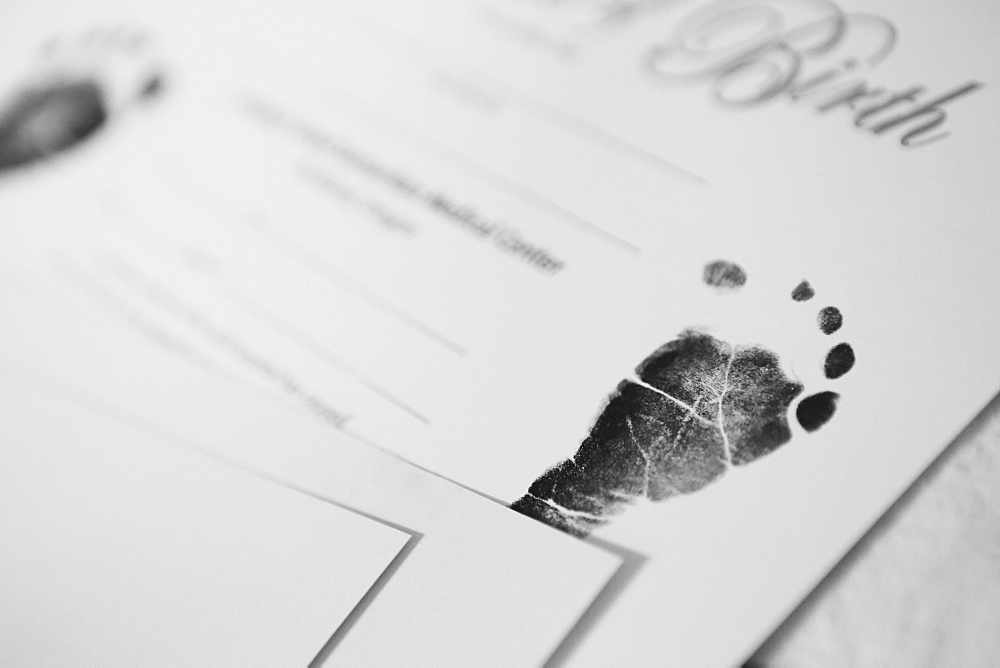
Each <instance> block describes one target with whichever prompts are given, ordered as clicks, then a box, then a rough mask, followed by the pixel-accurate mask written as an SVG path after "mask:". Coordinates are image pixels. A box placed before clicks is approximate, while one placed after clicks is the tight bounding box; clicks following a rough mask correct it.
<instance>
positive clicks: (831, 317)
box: [816, 306, 844, 334]
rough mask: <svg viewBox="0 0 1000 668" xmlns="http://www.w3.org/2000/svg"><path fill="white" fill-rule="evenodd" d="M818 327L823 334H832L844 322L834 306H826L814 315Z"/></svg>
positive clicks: (838, 310)
mask: <svg viewBox="0 0 1000 668" xmlns="http://www.w3.org/2000/svg"><path fill="white" fill-rule="evenodd" d="M816 322H817V323H819V329H820V331H821V332H823V333H824V334H833V333H834V332H836V331H837V330H838V329H840V327H841V325H843V324H844V316H843V315H842V314H841V313H840V309H838V308H837V307H836V306H827V307H826V308H824V309H823V310H821V311H820V312H819V315H818V316H816Z"/></svg>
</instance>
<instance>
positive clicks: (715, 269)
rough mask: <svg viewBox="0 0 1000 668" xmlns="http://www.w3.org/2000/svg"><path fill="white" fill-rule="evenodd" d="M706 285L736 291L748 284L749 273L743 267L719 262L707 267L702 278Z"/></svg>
mask: <svg viewBox="0 0 1000 668" xmlns="http://www.w3.org/2000/svg"><path fill="white" fill-rule="evenodd" d="M702 278H703V280H704V281H705V283H707V284H708V285H711V286H712V287H716V288H721V289H723V290H735V289H737V288H741V287H743V285H744V284H745V283H746V282H747V272H746V271H744V270H743V267H741V266H740V265H738V264H736V263H734V262H727V261H725V260H717V261H715V262H710V263H709V264H707V265H705V272H704V274H703V276H702Z"/></svg>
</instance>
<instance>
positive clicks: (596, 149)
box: [0, 0, 1000, 665]
mask: <svg viewBox="0 0 1000 668" xmlns="http://www.w3.org/2000/svg"><path fill="white" fill-rule="evenodd" d="M187 19H188V26H187V28H185V29H183V30H181V29H178V30H177V31H175V32H171V31H169V30H166V29H165V30H164V31H163V33H162V35H161V36H162V53H163V54H164V55H163V58H162V60H158V61H156V62H157V68H159V69H156V72H158V73H159V74H160V75H162V76H154V75H150V73H149V70H148V68H141V67H140V68H133V69H132V70H129V72H130V73H131V72H135V71H139V72H140V73H141V74H138V75H136V74H128V73H127V74H126V75H125V76H122V77H116V78H114V81H116V82H118V81H121V82H124V83H122V84H121V86H122V87H123V88H124V89H125V90H126V91H132V93H133V94H132V95H131V96H129V95H125V97H124V98H123V99H125V100H126V102H127V103H123V104H122V106H121V111H120V113H118V112H116V113H115V114H110V115H108V119H109V120H107V122H106V124H105V125H104V126H103V127H101V128H99V129H96V130H94V131H91V129H89V126H88V125H87V124H86V123H84V121H83V120H78V125H79V126H80V128H81V129H80V130H79V131H78V132H77V134H74V135H71V136H69V137H68V138H67V137H66V136H64V135H58V136H57V135H51V133H50V134H49V135H46V134H45V133H42V134H43V136H44V137H45V138H46V139H47V140H48V141H49V144H51V146H52V147H53V148H52V150H46V151H42V150H40V149H38V148H37V146H36V145H35V144H31V145H27V146H26V145H22V144H18V145H17V146H16V147H15V148H16V149H17V150H14V148H12V149H10V150H8V152H7V155H8V156H9V157H8V158H7V162H8V163H9V165H8V166H6V167H4V168H3V171H2V172H0V197H4V195H5V193H4V192H3V191H2V188H5V187H6V188H7V192H6V199H3V200H0V205H2V206H4V207H5V209H4V210H5V211H6V212H7V214H6V215H7V217H8V218H9V219H11V220H17V221H19V223H18V227H17V228H16V229H14V228H13V227H9V228H8V229H7V230H6V231H5V233H6V234H10V235H11V236H10V243H9V244H7V247H9V248H16V249H21V250H22V251H23V252H21V253H20V255H21V257H22V259H23V260H24V261H26V262H30V263H36V264H37V262H36V260H37V259H38V258H42V259H43V260H42V263H43V266H45V267H46V268H47V269H46V271H49V272H51V273H54V274H56V275H58V276H59V277H60V281H61V282H62V284H63V285H75V286H76V292H77V293H78V294H79V295H80V300H82V301H81V303H84V302H89V303H90V304H91V305H92V306H94V307H96V308H99V309H103V310H110V311H114V312H116V313H117V314H118V319H119V320H122V321H123V322H126V324H130V326H131V328H132V331H133V333H134V334H139V333H141V334H143V335H144V336H146V337H147V338H153V339H156V340H158V341H159V342H160V343H161V344H167V345H168V346H169V347H170V348H171V349H172V350H173V352H174V353H175V355H180V356H183V358H184V359H186V360H188V361H189V362H193V363H194V364H197V365H200V366H202V367H204V368H206V369H211V371H212V373H215V374H217V375H223V376H227V377H228V378H230V379H232V380H233V381H234V382H236V383H239V384H241V385H243V386H245V387H247V388H248V389H249V390H252V391H254V392H258V393H263V394H266V395H268V396H270V397H272V398H274V399H276V400H278V401H282V402H285V403H286V404H288V405H289V406H290V407H291V409H292V410H294V411H296V412H297V413H299V414H301V415H308V416H311V417H312V418H313V421H314V422H322V423H324V426H325V427H326V428H327V429H329V430H330V431H331V433H333V432H334V431H335V430H339V431H341V432H344V433H346V434H347V435H349V436H351V437H354V438H356V439H360V440H363V441H365V442H368V443H371V444H373V445H375V446H378V447H380V448H382V449H384V450H387V451H390V452H393V453H396V454H398V455H399V456H401V457H402V458H404V459H406V460H408V461H410V462H413V463H415V464H417V465H419V466H421V467H423V468H425V469H428V470H430V471H433V472H435V473H438V474H440V475H442V476H444V477H446V478H448V479H451V480H453V481H456V482H458V483H460V484H462V485H465V486H467V487H469V488H471V489H474V490H477V491H479V492H481V493H483V494H486V495H488V496H490V497H493V498H495V499H499V500H500V501H501V502H503V503H504V504H509V505H512V507H513V508H514V509H516V510H518V511H520V512H521V513H523V514H524V515H527V516H529V517H533V518H535V519H537V520H540V521H541V522H543V523H545V524H548V525H550V526H553V527H555V528H558V529H561V530H563V531H565V532H567V533H570V534H573V535H576V536H580V537H585V536H590V537H591V538H592V539H593V540H598V541H601V542H603V543H609V544H613V545H616V546H619V547H621V548H622V549H623V550H626V551H631V552H634V553H638V554H640V555H643V556H644V557H645V558H646V562H645V564H644V565H643V567H642V568H641V570H640V571H639V572H638V574H637V576H636V577H635V578H634V579H633V580H632V581H631V582H629V583H628V585H627V586H626V587H624V588H623V589H622V590H621V592H620V595H619V596H618V597H617V598H616V599H615V600H614V602H613V604H611V605H608V606H606V607H605V608H602V609H600V610H597V611H595V613H594V614H593V616H592V617H591V621H592V623H591V624H589V626H588V627H587V629H586V631H587V632H586V633H585V634H584V633H578V634H576V635H574V636H573V637H572V638H571V639H570V641H569V642H567V643H566V644H564V645H563V647H562V649H561V651H560V653H559V654H558V656H557V657H556V658H557V659H558V660H569V661H570V662H575V663H580V664H584V665H611V664H621V665H650V664H652V665H668V664H669V665H720V664H723V665H725V664H731V663H733V662H737V661H739V660H741V659H742V658H744V657H745V656H747V655H748V654H749V653H750V652H751V651H752V650H753V648H754V646H755V644H756V643H758V642H760V641H761V640H762V639H763V638H764V637H765V636H766V634H767V633H768V632H769V631H770V629H772V628H773V627H774V626H775V625H776V624H777V623H778V622H779V621H780V620H781V619H782V618H783V616H784V615H786V614H787V613H788V612H789V611H790V610H791V609H792V608H793V607H794V605H795V604H796V603H797V601H798V600H800V599H801V597H802V596H804V595H805V594H806V593H807V592H808V591H809V589H810V588H811V587H812V586H813V585H814V584H815V583H816V582H817V581H818V580H819V579H820V578H821V577H822V575H823V574H824V573H825V572H826V571H827V570H828V569H829V568H830V567H831V566H832V565H833V564H834V563H836V562H837V560H838V559H839V558H840V557H841V556H842V555H843V554H844V553H845V551H846V550H848V549H849V548H850V546H851V545H852V544H853V543H854V541H856V540H857V538H858V537H859V536H860V535H861V533H862V532H863V531H864V530H865V529H866V528H867V527H868V526H870V525H871V523H872V522H873V521H874V520H875V519H876V518H877V517H878V516H879V515H880V514H881V513H882V512H883V511H884V510H885V508H886V507H887V506H888V504H889V503H891V502H892V500H893V499H894V498H896V496H897V495H898V494H899V493H900V492H901V491H902V490H903V489H904V488H905V487H906V486H907V485H908V484H909V483H910V482H911V481H912V480H913V479H914V477H915V476H916V475H917V474H918V473H919V472H920V471H921V470H922V469H923V468H924V467H925V466H926V465H927V464H928V463H929V462H930V461H931V460H932V459H933V457H934V456H935V455H936V454H937V453H938V452H940V450H941V449H942V448H943V447H944V446H945V445H946V444H947V443H948V442H949V441H950V440H951V438H952V437H953V436H954V435H955V434H956V433H957V432H958V431H959V429H960V428H961V427H962V426H963V425H964V424H966V423H967V422H968V421H969V420H970V419H971V418H972V417H973V416H974V415H975V414H976V413H977V412H978V411H979V410H980V408H981V407H982V406H984V405H985V404H986V403H987V401H988V400H989V399H990V398H991V397H992V396H994V395H995V393H996V392H997V390H998V388H1000V372H998V369H1000V349H998V348H997V346H996V345H995V342H994V339H995V332H996V331H997V330H998V328H1000V312H998V311H997V310H996V309H995V308H993V306H994V305H995V304H997V303H1000V279H998V277H997V275H996V271H995V266H996V258H997V256H998V253H1000V227H998V226H997V225H996V220H997V218H998V216H1000V204H998V200H997V198H996V196H995V194H994V192H993V191H994V187H995V184H996V183H997V182H998V181H1000V160H998V159H997V154H998V152H1000V125H998V124H997V123H995V121H994V117H995V115H996V110H997V109H998V108H1000V95H998V92H997V91H998V89H997V88H996V81H997V80H998V79H1000V76H998V75H1000V52H998V51H1000V47H998V46H997V42H996V40H995V37H994V35H993V33H994V31H995V26H997V25H1000V8H998V7H997V6H996V5H995V4H994V3H990V2H986V1H985V0H977V1H975V2H968V3H963V4H962V5H961V6H960V7H959V6H954V5H947V4H939V5H934V6H920V7H919V8H916V7H914V6H912V5H911V4H908V3H903V2H897V1H890V0H871V1H869V2H862V1H857V2H854V1H852V2H849V3H846V2H843V3H833V2H828V1H827V0H764V1H763V2H757V1H754V2H744V1H742V0H714V1H713V0H708V1H704V0H677V1H671V0H618V1H616V0H560V1H555V2H553V1H548V0H481V1H478V2H468V1H467V0H433V1H432V0H428V1H426V2H412V1H403V0H379V1H377V2H369V3H364V4H363V5H360V4H358V3H350V2H324V3H320V2H312V1H311V0H301V1H300V2H296V3H294V7H293V8H291V9H289V8H288V7H287V6H285V7H283V8H282V9H280V10H279V9H277V8H269V7H266V6H265V7H260V6H258V7H254V8H245V7H240V8H239V10H238V11H237V10H234V9H233V8H225V7H218V6H217V7H214V8H211V9H205V10H204V11H202V12H194V11H193V12H191V13H190V15H189V16H187ZM154 69H155V68H154ZM161 79H162V82H166V83H168V84H169V85H166V83H165V85H163V86H159V85H157V86H153V85H152V83H151V82H152V81H154V80H155V81H156V82H160V81H161ZM151 89H155V90H153V92H150V90H151ZM115 90H117V88H115ZM136 91H141V92H142V94H141V95H140V94H139V93H137V92H136ZM63 94H65V95H67V96H68V95H70V93H69V92H61V93H60V95H63ZM26 99H28V101H31V102H32V105H34V106H32V105H28V104H27V102H25V105H26V106H25V109H26V111H24V112H23V116H24V118H25V119H26V118H28V117H32V118H33V116H32V115H31V114H29V113H28V110H30V109H34V108H36V107H37V108H40V109H41V108H44V109H51V108H53V104H51V103H49V102H47V101H46V100H47V98H45V99H41V100H35V99H34V98H26ZM74 99H76V98H74ZM140 99H141V103H140V102H137V101H136V100H140ZM95 106H96V107H97V108H100V106H99V105H95ZM18 118H20V117H18ZM15 125H16V127H17V128H22V129H23V128H27V123H26V121H21V122H20V124H15ZM12 127H14V126H12ZM25 131H26V130H25ZM50 135H51V136H50ZM76 137H80V138H79V140H77V139H76ZM49 144H46V146H49ZM63 149H65V150H63ZM53 154H55V157H52V156H53ZM50 158H51V159H50ZM96 165H100V167H99V168H97V167H93V168H89V167H88V166H96ZM46 193H51V194H52V198H53V199H49V200H46V201H45V202H44V205H43V204H42V203H41V202H42V200H45V199H46V198H45V194H46ZM56 194H58V198H56V197H55V195H56ZM52 368H53V370H55V371H58V365H56V366H53V367H52ZM62 373H65V370H63V372H62ZM121 385H122V384H119V387H120V386H121ZM418 530H419V529H418ZM540 551H541V550H540ZM598 613H599V614H598ZM348 637H350V634H349V635H348ZM334 656H336V654H334Z"/></svg>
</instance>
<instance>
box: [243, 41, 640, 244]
mask: <svg viewBox="0 0 1000 668" xmlns="http://www.w3.org/2000/svg"><path fill="white" fill-rule="evenodd" d="M254 47H255V49H256V50H257V51H260V52H266V53H267V55H268V56H269V57H270V59H271V60H272V61H273V62H275V63H280V64H281V66H282V67H283V69H286V70H288V71H290V72H293V73H296V74H300V75H304V76H306V77H308V78H309V79H310V80H312V81H313V82H314V83H315V84H316V85H319V86H322V87H323V88H324V89H326V90H328V91H330V92H332V93H333V94H334V95H336V96H337V97H338V98H339V99H340V100H341V102H343V103H344V104H345V106H347V107H354V112H355V115H356V116H358V117H359V118H360V119H362V120H363V121H375V122H377V123H378V124H379V125H381V126H382V127H383V128H384V129H387V130H389V131H390V132H392V133H394V134H395V135H397V136H398V137H400V138H401V139H402V140H403V141H406V142H408V143H410V144H414V145H417V146H418V147H419V148H420V149H421V150H422V151H424V152H427V153H431V154H433V155H436V156H437V157H438V159H439V160H442V161H444V162H448V163H451V164H452V165H454V166H457V167H460V168H462V169H463V170H466V171H472V172H475V173H476V174H477V175H478V176H479V178H480V179H481V180H483V181H486V182H488V183H492V184H493V185H494V186H495V187H497V188H499V189H501V190H505V191H506V192H507V193H508V194H511V195H514V196H515V197H517V198H519V199H521V200H523V201H525V202H527V203H529V204H532V205H533V206H534V207H536V208H538V209H541V210H544V211H546V212H547V213H548V214H549V215H550V216H552V217H553V218H555V219H557V220H561V221H562V222H564V223H566V224H568V225H570V226H571V227H573V228H575V229H577V230H579V231H581V232H584V233H586V234H589V235H591V236H592V237H594V238H596V239H600V240H601V241H603V242H605V243H607V244H609V245H612V246H615V247H617V248H618V249H620V250H624V251H627V252H629V253H633V254H638V253H639V252H640V250H639V247H638V246H636V245H635V244H633V243H632V242H631V241H628V240H627V239H624V238H622V237H620V236H618V235H617V234H615V233H613V232H611V231H610V230H608V229H606V228H604V227H602V226H601V225H598V224H597V223H595V222H593V221H592V220H588V219H587V218H585V217H583V216H581V215H580V214H578V213H576V212H574V211H571V210H570V209H567V208H566V207H564V206H563V205H561V204H558V203H557V202H554V201H553V200H551V199H549V198H547V197H545V196H543V195H541V194H539V193H538V192H536V191H534V190H532V189H531V188H529V187H527V186H525V185H523V184H521V183H518V182H517V181H515V180H513V179H511V178H509V177H507V176H505V175H503V174H501V173H499V172H497V171H496V170H494V169H491V168H490V167H487V166H486V165H484V164H482V163H480V162H479V161H477V160H475V159H473V158H472V157H470V156H469V155H467V154H465V153H462V152H461V151H458V150H456V149H454V148H451V147H450V146H447V145H446V144H444V143H442V142H440V141H438V140H437V139H434V138H433V137H431V136H429V135H427V134H425V133H423V132H421V131H420V130H418V129H416V128H414V127H412V126H410V125H408V124H407V123H404V122H403V121H400V120H399V119H397V118H395V117H394V116H390V115H388V114H385V113H384V112H383V111H382V110H381V109H379V108H378V107H376V106H375V105H373V104H371V103H369V102H367V101H366V100H363V99H361V98H359V97H357V96H355V95H353V94H351V93H349V92H347V91H345V90H344V89H342V88H340V87H339V86H336V85H334V84H333V83H331V82H330V81H329V80H328V79H325V78H323V77H322V76H320V75H319V74H318V73H316V72H314V71H312V70H309V69H307V68H302V67H301V66H299V65H296V64H293V63H291V62H289V61H288V59H286V58H285V57H284V56H281V55H279V54H276V53H274V52H273V51H271V50H270V49H269V48H268V47H266V46H264V45H261V44H259V43H254Z"/></svg>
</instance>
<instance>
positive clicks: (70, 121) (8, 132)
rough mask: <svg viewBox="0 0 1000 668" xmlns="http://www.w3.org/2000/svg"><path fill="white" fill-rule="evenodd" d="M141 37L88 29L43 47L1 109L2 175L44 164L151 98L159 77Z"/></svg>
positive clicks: (146, 42)
mask: <svg viewBox="0 0 1000 668" xmlns="http://www.w3.org/2000/svg"><path fill="white" fill-rule="evenodd" d="M150 51H151V49H150V47H149V44H148V40H147V39H146V37H145V36H144V35H142V34H140V33H136V32H129V31H127V30H93V31H91V32H88V33H87V34H85V35H83V36H82V37H77V38H75V39H72V40H62V41H60V40H57V41H53V42H51V43H49V44H47V45H45V46H44V47H43V48H42V49H41V51H40V53H39V56H38V60H37V62H36V64H35V67H34V71H33V72H30V73H29V74H28V75H27V76H26V78H25V81H24V83H23V84H22V85H21V86H20V87H19V88H17V89H15V90H14V91H13V92H12V93H10V94H8V95H7V96H6V99H5V101H4V102H3V106H2V108H0V176H2V175H3V174H4V173H5V172H7V171H10V170H13V169H16V168H19V167H23V166H26V165H30V164H34V163H37V162H40V161H44V160H46V159H49V158H51V157H53V156H55V155H58V154H60V153H62V152H63V151H66V150H67V149H70V148H72V147H74V146H77V145H79V144H80V143H81V142H83V141H84V140H86V139H88V138H89V137H91V136H93V135H94V134H96V133H97V132H98V131H99V130H100V129H101V128H103V127H104V126H105V125H106V124H107V123H108V122H109V120H110V119H113V118H114V117H115V116H117V115H118V114H120V113H122V112H123V111H124V110H126V109H128V108H129V107H131V106H133V105H134V104H136V103H138V102H140V101H142V100H146V99H149V98H152V97H154V96H156V95H157V93H159V91H160V90H161V87H162V74H161V72H160V68H159V66H158V65H157V63H156V61H155V59H154V58H153V57H152V55H151V53H150Z"/></svg>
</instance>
